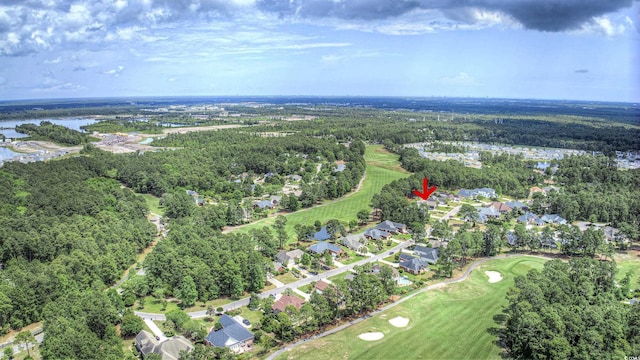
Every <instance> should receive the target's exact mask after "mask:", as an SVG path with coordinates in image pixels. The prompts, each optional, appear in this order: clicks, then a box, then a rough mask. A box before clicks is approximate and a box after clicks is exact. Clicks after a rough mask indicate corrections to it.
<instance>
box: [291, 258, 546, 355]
mask: <svg viewBox="0 0 640 360" xmlns="http://www.w3.org/2000/svg"><path fill="white" fill-rule="evenodd" d="M544 262H545V260H543V259H540V258H535V257H517V258H509V259H500V260H492V261H490V262H487V263H485V264H483V265H482V266H480V267H479V268H477V269H475V270H474V271H473V272H472V273H471V275H470V277H469V278H468V279H467V280H465V281H463V282H461V283H458V284H454V285H450V286H448V287H445V288H442V289H439V290H433V291H428V292H425V293H423V294H420V295H418V296H416V297H415V298H413V299H411V300H408V301H407V302H405V303H403V304H400V305H398V306H396V307H394V308H392V309H390V310H388V311H386V312H384V313H382V314H380V315H377V316H374V317H373V318H371V319H369V320H366V321H363V322H361V323H359V324H357V325H354V326H352V327H350V328H347V329H345V330H343V331H340V332H338V333H336V334H333V335H331V336H328V337H325V338H322V339H318V340H314V341H311V342H308V343H306V344H304V345H303V346H299V347H297V348H295V349H293V350H291V351H290V352H288V353H286V354H284V355H282V356H280V357H279V359H347V358H348V359H417V358H429V359H485V358H494V359H499V358H500V352H501V349H500V348H499V347H498V346H497V345H495V344H494V341H496V339H497V338H496V336H495V335H493V332H492V330H491V329H492V328H496V327H497V326H498V325H497V324H496V323H495V321H494V316H495V315H499V314H501V310H502V305H503V304H505V303H506V300H505V294H506V292H507V290H508V289H509V287H511V286H512V285H513V279H514V277H515V276H516V275H522V274H525V273H526V272H527V271H529V270H530V269H532V268H536V269H540V268H542V265H543V264H544ZM486 270H493V271H499V272H500V273H501V274H502V276H503V280H502V281H500V282H497V283H489V282H488V277H487V275H485V273H484V272H485V271H486ZM397 316H402V317H405V318H408V319H409V325H408V326H407V327H405V328H396V327H393V326H392V325H391V324H389V320H390V319H393V318H395V317H397ZM368 331H374V332H377V331H379V332H382V333H384V338H383V339H381V340H378V341H372V342H367V341H364V340H361V339H359V338H358V335H360V334H362V333H366V332H368Z"/></svg>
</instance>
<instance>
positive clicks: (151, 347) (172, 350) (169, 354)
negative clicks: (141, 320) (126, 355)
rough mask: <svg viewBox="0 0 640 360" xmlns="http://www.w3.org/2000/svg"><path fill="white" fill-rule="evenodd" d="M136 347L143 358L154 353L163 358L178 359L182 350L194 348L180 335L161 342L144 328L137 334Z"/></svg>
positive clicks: (168, 359)
mask: <svg viewBox="0 0 640 360" xmlns="http://www.w3.org/2000/svg"><path fill="white" fill-rule="evenodd" d="M136 348H137V349H138V352H139V353H140V354H142V358H143V359H144V358H146V357H147V356H148V355H149V354H151V353H153V354H159V355H160V356H162V360H178V358H179V357H180V351H183V350H184V351H187V352H189V351H191V349H193V345H192V344H191V342H189V340H187V339H185V338H184V337H183V336H180V335H176V336H174V337H172V338H170V339H167V340H165V341H162V342H160V341H158V340H156V338H155V336H153V334H151V333H149V332H147V331H145V330H142V331H140V333H139V334H138V335H136Z"/></svg>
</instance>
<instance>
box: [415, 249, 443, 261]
mask: <svg viewBox="0 0 640 360" xmlns="http://www.w3.org/2000/svg"><path fill="white" fill-rule="evenodd" d="M413 253H414V254H415V255H418V256H419V257H420V258H422V259H425V260H426V261H427V262H428V263H429V264H435V263H436V262H438V248H430V247H426V246H421V245H416V246H415V248H413Z"/></svg>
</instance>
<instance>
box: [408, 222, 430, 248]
mask: <svg viewBox="0 0 640 360" xmlns="http://www.w3.org/2000/svg"><path fill="white" fill-rule="evenodd" d="M411 231H412V233H411V239H412V240H413V241H414V242H416V243H423V242H426V235H427V234H426V231H425V228H424V224H421V223H419V222H412V223H411Z"/></svg>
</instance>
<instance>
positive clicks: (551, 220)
mask: <svg viewBox="0 0 640 360" xmlns="http://www.w3.org/2000/svg"><path fill="white" fill-rule="evenodd" d="M540 219H542V221H544V222H546V223H548V224H560V225H564V224H566V223H567V220H566V219H564V218H562V217H561V216H560V215H558V214H551V215H547V214H545V215H542V217H541V218H540Z"/></svg>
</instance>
